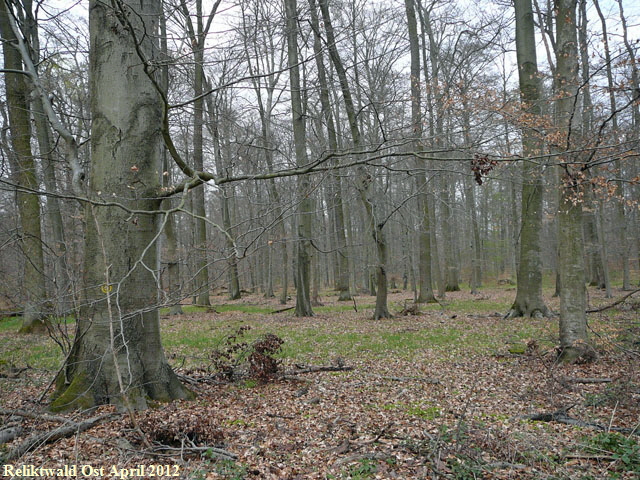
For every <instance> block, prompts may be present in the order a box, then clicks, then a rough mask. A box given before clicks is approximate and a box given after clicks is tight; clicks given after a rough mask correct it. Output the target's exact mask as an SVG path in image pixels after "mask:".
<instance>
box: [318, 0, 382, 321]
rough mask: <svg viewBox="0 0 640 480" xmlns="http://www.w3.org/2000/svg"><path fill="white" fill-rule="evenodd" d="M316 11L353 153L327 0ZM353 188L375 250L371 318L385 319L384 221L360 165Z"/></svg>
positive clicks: (347, 96) (348, 105)
mask: <svg viewBox="0 0 640 480" xmlns="http://www.w3.org/2000/svg"><path fill="white" fill-rule="evenodd" d="M318 3H319V6H320V11H321V12H322V19H323V21H324V28H325V32H326V34H327V49H328V50H329V56H330V57H331V61H332V63H333V66H334V68H335V70H336V74H337V75H338V80H339V82H340V89H341V91H342V98H343V100H344V104H345V109H346V111H347V118H348V120H349V130H350V132H351V138H352V141H353V146H354V149H355V151H356V152H358V151H359V150H360V149H361V147H362V141H361V134H360V128H359V126H358V119H357V115H356V110H355V107H354V104H353V97H352V95H351V88H350V86H349V81H348V79H347V74H346V71H345V69H344V65H343V64H342V60H341V58H340V54H339V52H338V48H337V44H336V38H335V34H334V31H333V25H332V23H331V15H330V12H329V6H328V4H327V0H319V2H318ZM356 177H357V178H356V181H355V184H356V189H357V190H358V194H359V196H360V200H361V202H362V205H363V207H364V210H365V215H366V219H365V225H366V228H367V229H368V233H369V234H370V235H371V236H372V237H373V241H374V245H375V249H376V269H375V271H376V287H377V288H376V308H375V310H374V313H373V317H374V319H376V320H378V319H380V318H389V317H391V313H389V309H388V307H387V260H388V259H387V245H386V240H385V235H384V232H383V228H384V222H383V221H382V220H381V219H380V218H377V213H378V212H377V205H376V201H375V194H374V193H372V188H371V184H372V183H373V178H372V177H371V175H370V174H369V173H368V172H367V171H366V169H365V168H364V167H362V166H361V167H358V170H357V173H356Z"/></svg>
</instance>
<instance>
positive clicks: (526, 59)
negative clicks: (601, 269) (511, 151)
mask: <svg viewBox="0 0 640 480" xmlns="http://www.w3.org/2000/svg"><path fill="white" fill-rule="evenodd" d="M515 14H516V58H517V62H518V75H519V80H520V99H521V103H522V122H523V128H522V157H523V159H524V162H523V164H522V178H523V179H524V181H523V183H522V210H521V212H522V213H521V215H522V216H521V218H522V226H521V227H520V254H519V256H520V260H519V262H518V277H517V282H518V286H517V291H516V299H515V301H514V302H513V305H512V306H511V310H510V311H509V313H508V314H507V316H508V317H523V316H529V317H541V316H548V315H549V309H548V308H547V306H546V305H545V304H544V300H543V299H542V257H541V254H542V252H541V248H540V235H541V233H542V192H543V185H542V169H541V168H540V167H539V166H538V164H539V161H540V160H538V159H536V157H538V158H540V157H541V155H542V147H543V142H542V139H541V138H540V134H539V133H538V130H539V127H540V125H541V118H540V116H541V108H540V101H541V98H540V96H541V86H540V76H539V74H538V60H537V58H536V42H535V34H534V23H533V9H532V8H531V0H515Z"/></svg>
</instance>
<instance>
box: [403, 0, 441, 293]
mask: <svg viewBox="0 0 640 480" xmlns="http://www.w3.org/2000/svg"><path fill="white" fill-rule="evenodd" d="M405 10H406V13H407V25H408V27H409V28H408V30H409V52H410V54H411V76H410V79H409V80H410V82H411V124H412V125H411V126H412V130H413V136H414V140H413V142H412V147H413V150H414V151H415V152H419V151H420V150H421V148H420V147H421V144H422V142H421V140H422V138H421V137H422V113H421V111H422V105H421V102H420V99H421V89H422V86H421V85H420V42H419V41H418V24H417V21H416V12H415V8H414V0H405ZM416 163H417V165H416V177H415V178H416V189H417V191H418V207H419V210H420V212H421V214H422V219H421V220H422V224H421V225H420V232H419V234H418V245H419V250H420V258H419V280H420V281H419V284H420V293H419V294H418V299H417V301H418V302H421V303H434V302H436V297H435V296H434V294H433V287H432V281H431V217H430V214H429V198H428V196H427V192H426V188H427V178H426V175H425V173H424V168H423V167H422V165H421V164H420V161H417V162H416Z"/></svg>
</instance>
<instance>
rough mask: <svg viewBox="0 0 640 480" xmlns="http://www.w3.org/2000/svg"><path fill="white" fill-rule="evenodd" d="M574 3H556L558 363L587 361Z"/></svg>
mask: <svg viewBox="0 0 640 480" xmlns="http://www.w3.org/2000/svg"><path fill="white" fill-rule="evenodd" d="M576 4H577V0H556V4H555V8H556V10H557V18H556V78H555V82H556V92H557V100H556V129H557V132H556V139H557V141H556V142H555V143H556V144H555V149H556V151H558V163H559V165H560V167H559V168H560V169H561V176H560V180H561V185H560V189H561V191H560V205H559V206H558V225H559V226H558V230H559V237H558V244H559V261H560V265H559V272H560V348H561V353H560V359H561V360H562V361H564V362H575V361H576V360H578V359H580V358H588V357H589V355H590V354H591V351H592V350H591V349H590V348H589V346H588V343H587V341H588V337H587V318H586V315H587V314H586V310H587V297H586V288H585V281H586V276H585V268H584V244H583V240H582V229H583V225H582V198H581V197H582V195H581V189H582V188H583V186H582V184H581V182H582V180H583V178H584V174H583V172H582V167H583V164H582V163H581V162H580V160H579V158H578V157H577V154H576V153H572V152H570V147H571V145H572V137H573V136H575V135H576V132H577V121H576V119H575V118H576V117H575V115H574V114H573V112H574V108H575V105H576V96H577V94H578V88H577V80H578V38H577V33H576V26H577V24H576Z"/></svg>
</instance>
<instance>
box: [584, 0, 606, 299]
mask: <svg viewBox="0 0 640 480" xmlns="http://www.w3.org/2000/svg"><path fill="white" fill-rule="evenodd" d="M587 23H588V16H587V0H580V4H579V28H578V42H579V44H580V67H581V68H580V74H581V79H582V85H583V86H582V89H581V93H582V125H581V127H582V139H583V142H586V141H588V138H589V136H590V135H592V134H593V132H592V129H593V102H592V100H591V88H590V79H591V71H590V65H589V47H588V30H587ZM586 175H587V178H588V179H590V178H591V171H590V170H589V171H587V172H586ZM584 193H585V208H584V209H583V214H584V227H585V231H584V235H585V253H586V261H587V264H586V267H587V275H588V277H587V278H588V280H589V285H591V286H597V287H599V288H605V286H606V284H605V280H604V268H603V267H604V264H603V261H602V256H601V255H600V251H601V245H600V243H599V239H598V202H596V200H595V196H594V189H593V186H587V188H586V189H585V192H584Z"/></svg>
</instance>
